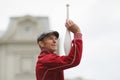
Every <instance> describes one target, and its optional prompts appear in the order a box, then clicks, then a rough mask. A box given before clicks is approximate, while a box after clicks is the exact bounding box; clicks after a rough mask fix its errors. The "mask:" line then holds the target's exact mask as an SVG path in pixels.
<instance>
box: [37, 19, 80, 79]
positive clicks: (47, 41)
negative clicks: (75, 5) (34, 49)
mask: <svg viewBox="0 0 120 80" xmlns="http://www.w3.org/2000/svg"><path fill="white" fill-rule="evenodd" d="M65 26H66V28H67V29H68V30H69V31H71V32H72V33H73V34H74V39H73V40H72V47H71V50H70V53H69V54H68V55H66V56H58V55H57V54H55V52H56V50H57V44H58V37H59V33H58V32H57V31H49V32H44V33H42V34H41V35H40V36H39V37H38V39H37V43H38V45H39V47H40V49H41V53H40V54H39V56H38V60H37V63H36V79H37V80H64V74H63V70H65V69H68V68H71V67H75V66H77V65H78V64H79V63H80V60H81V57H82V34H81V32H80V28H79V27H78V26H77V25H76V24H75V23H74V22H73V21H71V20H66V23H65Z"/></svg>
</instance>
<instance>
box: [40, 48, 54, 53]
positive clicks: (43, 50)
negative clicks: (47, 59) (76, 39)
mask: <svg viewBox="0 0 120 80" xmlns="http://www.w3.org/2000/svg"><path fill="white" fill-rule="evenodd" d="M42 53H45V54H50V53H54V52H53V51H52V50H49V49H42V50H41V54H42Z"/></svg>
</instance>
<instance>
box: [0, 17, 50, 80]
mask: <svg viewBox="0 0 120 80" xmlns="http://www.w3.org/2000/svg"><path fill="white" fill-rule="evenodd" d="M48 29H49V20H48V17H33V16H29V15H26V16H22V17H11V18H10V23H9V25H8V29H7V30H6V32H5V33H4V34H3V35H2V36H1V37H0V80H35V79H36V78H35V65H36V60H37V56H38V54H39V53H40V49H39V47H38V45H37V42H36V39H37V37H38V36H39V34H40V32H41V31H45V30H48Z"/></svg>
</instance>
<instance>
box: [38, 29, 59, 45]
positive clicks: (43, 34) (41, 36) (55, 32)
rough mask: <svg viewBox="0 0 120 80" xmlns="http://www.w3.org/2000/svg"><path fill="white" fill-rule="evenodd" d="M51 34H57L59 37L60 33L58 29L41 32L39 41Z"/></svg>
mask: <svg viewBox="0 0 120 80" xmlns="http://www.w3.org/2000/svg"><path fill="white" fill-rule="evenodd" d="M49 35H55V36H56V37H57V38H58V37H59V33H58V32H57V31H51V30H50V31H45V32H43V33H41V34H40V36H39V37H38V38H37V43H38V42H39V41H42V40H43V39H44V38H45V37H47V36H49Z"/></svg>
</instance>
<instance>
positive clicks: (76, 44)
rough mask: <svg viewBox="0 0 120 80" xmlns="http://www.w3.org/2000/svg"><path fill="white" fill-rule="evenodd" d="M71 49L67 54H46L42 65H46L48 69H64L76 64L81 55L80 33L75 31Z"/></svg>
mask: <svg viewBox="0 0 120 80" xmlns="http://www.w3.org/2000/svg"><path fill="white" fill-rule="evenodd" d="M72 44H73V45H72V47H71V51H70V53H69V55H68V56H57V55H55V54H49V55H48V54H47V55H46V58H45V59H46V60H45V62H44V65H45V66H47V67H48V69H49V70H59V69H60V70H64V69H67V68H71V67H74V66H77V65H78V64H79V63H80V61H81V57H82V47H83V43H82V34H81V33H77V34H75V35H74V39H73V41H72Z"/></svg>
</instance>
